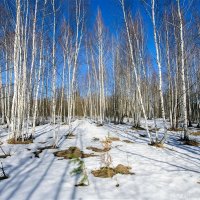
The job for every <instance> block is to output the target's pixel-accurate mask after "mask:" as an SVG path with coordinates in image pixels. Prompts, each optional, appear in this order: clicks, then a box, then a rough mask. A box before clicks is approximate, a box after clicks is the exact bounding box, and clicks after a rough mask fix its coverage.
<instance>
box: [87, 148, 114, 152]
mask: <svg viewBox="0 0 200 200" xmlns="http://www.w3.org/2000/svg"><path fill="white" fill-rule="evenodd" d="M86 149H88V150H92V151H94V152H107V151H109V150H110V149H111V148H103V149H100V148H97V147H87V148H86Z"/></svg>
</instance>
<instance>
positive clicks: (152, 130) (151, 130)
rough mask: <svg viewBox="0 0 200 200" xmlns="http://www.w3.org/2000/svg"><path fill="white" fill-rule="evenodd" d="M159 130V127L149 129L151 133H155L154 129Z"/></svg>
mask: <svg viewBox="0 0 200 200" xmlns="http://www.w3.org/2000/svg"><path fill="white" fill-rule="evenodd" d="M159 130H160V128H152V129H149V131H150V132H152V133H155V132H156V131H159Z"/></svg>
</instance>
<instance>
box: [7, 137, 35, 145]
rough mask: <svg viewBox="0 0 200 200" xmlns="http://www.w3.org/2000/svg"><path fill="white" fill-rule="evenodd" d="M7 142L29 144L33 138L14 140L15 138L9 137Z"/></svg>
mask: <svg viewBox="0 0 200 200" xmlns="http://www.w3.org/2000/svg"><path fill="white" fill-rule="evenodd" d="M7 143H8V144H31V143H33V140H32V139H30V140H24V141H22V140H15V138H11V139H8V140H7Z"/></svg>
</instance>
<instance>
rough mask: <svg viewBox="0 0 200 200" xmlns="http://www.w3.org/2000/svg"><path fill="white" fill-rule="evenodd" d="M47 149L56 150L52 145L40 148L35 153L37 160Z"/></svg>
mask: <svg viewBox="0 0 200 200" xmlns="http://www.w3.org/2000/svg"><path fill="white" fill-rule="evenodd" d="M45 149H55V148H54V147H53V146H52V145H51V146H45V147H40V148H38V149H37V150H36V151H34V152H33V154H34V155H35V157H36V158H39V154H40V153H42V152H43V151H44V150H45Z"/></svg>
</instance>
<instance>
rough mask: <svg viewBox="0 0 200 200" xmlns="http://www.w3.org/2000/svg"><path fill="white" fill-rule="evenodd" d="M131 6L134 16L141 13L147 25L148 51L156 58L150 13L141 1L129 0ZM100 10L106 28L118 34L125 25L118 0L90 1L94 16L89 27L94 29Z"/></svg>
mask: <svg viewBox="0 0 200 200" xmlns="http://www.w3.org/2000/svg"><path fill="white" fill-rule="evenodd" d="M128 3H129V6H130V7H131V10H132V14H133V16H134V15H135V14H136V12H137V11H139V12H140V14H141V16H142V18H143V21H144V23H145V37H146V39H147V48H148V49H147V50H148V51H149V52H150V53H151V54H152V55H153V56H154V55H155V48H154V40H153V30H152V23H151V19H150V17H149V15H148V13H147V12H146V10H145V7H144V5H143V4H142V3H141V1H140V0H129V2H128ZM98 8H100V10H101V12H102V17H103V21H104V24H105V26H106V27H107V28H108V30H109V32H110V33H112V34H114V35H115V34H116V32H117V29H118V28H120V26H122V24H123V23H124V19H123V15H122V8H121V6H120V4H119V1H118V0H90V12H91V13H90V15H91V16H92V17H91V19H90V21H89V26H90V27H91V28H92V26H93V25H94V22H95V18H96V14H97V9H98Z"/></svg>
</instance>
